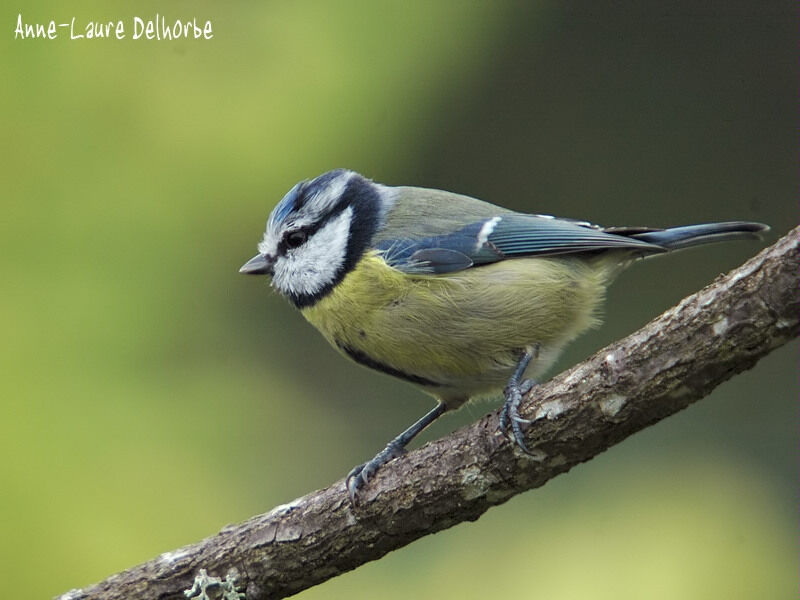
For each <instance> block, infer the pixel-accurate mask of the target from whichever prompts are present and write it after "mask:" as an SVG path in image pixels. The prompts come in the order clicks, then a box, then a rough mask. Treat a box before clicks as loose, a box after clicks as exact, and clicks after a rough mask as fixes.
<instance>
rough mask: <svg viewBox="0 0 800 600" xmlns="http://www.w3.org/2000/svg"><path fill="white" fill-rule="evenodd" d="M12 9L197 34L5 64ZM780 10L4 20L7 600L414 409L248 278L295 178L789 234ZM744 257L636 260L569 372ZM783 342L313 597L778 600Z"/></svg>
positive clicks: (87, 1)
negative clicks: (247, 269) (206, 30)
mask: <svg viewBox="0 0 800 600" xmlns="http://www.w3.org/2000/svg"><path fill="white" fill-rule="evenodd" d="M19 10H22V13H23V18H24V19H25V21H27V22H46V21H49V20H50V19H55V20H56V21H57V22H60V21H62V20H68V19H69V18H70V17H72V16H75V17H76V22H77V23H82V22H83V23H85V22H86V21H87V20H90V19H92V20H107V19H115V20H116V19H123V20H125V21H126V23H127V24H128V26H129V24H130V22H131V20H132V17H133V16H134V15H135V16H140V17H143V18H154V15H155V13H156V12H159V13H161V14H166V15H167V16H168V17H169V18H170V19H171V20H174V19H176V18H179V17H180V18H191V17H192V16H197V17H198V19H200V20H205V19H210V20H211V21H212V23H213V27H214V33H215V37H214V39H213V40H211V41H179V42H155V41H151V42H145V41H132V40H131V39H130V37H129V38H128V39H126V40H124V41H116V40H96V41H88V40H82V41H69V40H68V39H58V40H55V41H43V40H24V41H21V40H16V41H15V40H14V38H13V29H14V26H15V24H16V18H17V12H18V11H19ZM795 13H796V10H795V3H793V2H789V1H788V0H787V1H785V2H760V1H756V0H752V1H750V2H724V3H723V2H704V1H700V2H697V1H688V0H687V1H678V2H669V1H668V2H658V3H646V2H645V3H642V2H614V3H605V2H600V3H598V2H593V1H588V0H586V1H577V2H569V3H563V2H530V3H525V4H523V3H516V2H491V3H489V2H484V3H478V2H463V1H449V2H435V3H430V2H422V1H420V0H415V1H408V2H405V3H403V4H402V5H401V4H400V3H385V4H384V3H381V2H370V1H367V0H363V1H350V2H339V3H336V4H335V5H334V4H333V3H324V2H262V3H251V2H229V3H220V2H168V3H163V2H161V3H156V2H140V3H137V7H136V9H135V10H133V9H131V7H130V5H129V3H123V2H118V1H117V2H109V1H106V2H96V1H91V0H77V1H76V2H72V3H67V4H66V5H65V4H64V3H58V2H45V1H41V2H38V1H34V2H28V3H26V5H25V7H24V8H21V9H20V8H17V7H16V6H14V7H9V6H4V7H3V8H2V11H0V16H1V17H2V20H1V22H2V23H3V28H2V29H3V34H2V36H0V38H2V39H0V44H1V45H2V46H1V49H2V56H1V57H0V68H1V69H2V72H0V74H1V75H2V82H3V84H2V90H1V91H0V106H1V107H2V117H0V124H1V125H0V126H1V127H2V132H3V137H4V139H5V140H6V142H5V143H4V144H3V149H2V156H1V157H0V158H1V159H2V160H0V165H1V166H0V175H1V176H2V182H3V190H4V192H3V196H4V200H3V201H4V207H3V208H4V210H3V211H2V217H0V235H1V236H2V237H1V238H0V239H2V253H0V264H1V265H2V271H3V274H4V285H3V293H2V295H0V305H1V306H2V311H0V319H2V332H3V337H4V338H5V340H6V342H5V343H4V344H3V346H2V349H0V356H2V383H0V397H2V400H0V402H2V415H3V435H2V437H1V438H0V440H1V441H0V450H2V456H3V459H2V463H1V464H0V474H1V475H2V483H1V484H0V520H1V521H0V522H2V526H1V529H0V539H2V542H3V543H2V544H0V565H2V567H0V569H1V570H3V571H5V572H6V573H7V577H8V576H10V575H11V574H13V577H14V581H17V582H23V583H24V593H23V594H22V595H21V596H20V595H18V596H17V597H31V598H34V597H48V596H51V595H54V594H57V593H59V592H63V591H66V590H67V589H69V588H71V587H79V586H84V585H86V584H89V583H92V582H94V581H97V580H99V579H101V578H103V577H105V576H107V575H109V574H111V573H113V572H115V571H118V570H121V569H124V568H126V567H129V566H132V565H134V564H136V563H139V562H141V561H144V560H146V559H149V558H152V557H154V556H156V555H157V554H159V553H160V552H163V551H167V550H171V549H174V548H176V547H178V546H181V545H184V544H187V543H191V542H193V541H196V540H198V539H200V538H202V537H204V536H207V535H210V534H212V533H214V532H216V531H217V530H219V529H220V528H221V527H222V526H223V525H225V524H226V523H231V522H236V521H240V520H243V519H245V518H247V517H249V516H251V515H254V514H257V513H260V512H264V511H266V510H268V509H270V508H271V507H272V506H274V505H276V504H278V503H282V502H286V501H288V500H290V499H292V498H294V497H296V496H299V495H302V494H304V493H306V492H309V491H311V490H313V489H316V488H320V487H323V486H326V485H328V484H330V483H331V482H333V481H334V480H336V479H338V478H340V477H341V476H343V475H344V474H345V473H346V472H347V471H348V470H349V469H350V467H351V466H353V465H354V464H356V463H358V462H361V461H363V460H365V459H366V458H369V457H371V456H372V455H373V454H374V452H375V451H377V450H378V449H379V448H381V447H382V445H383V444H384V443H385V442H386V441H387V440H388V439H389V438H390V437H391V436H392V435H394V434H395V433H397V432H398V431H399V430H400V429H401V428H403V427H405V426H406V425H407V424H409V423H410V422H411V421H412V420H414V419H415V418H417V417H418V416H419V415H421V414H422V413H423V412H424V411H425V410H427V409H428V408H429V407H430V406H431V400H430V399H429V398H427V397H425V396H423V395H422V394H420V393H419V392H417V391H416V390H415V389H414V388H412V387H410V386H406V385H405V384H403V383H400V382H395V381H393V380H391V379H390V378H387V377H384V376H382V375H378V374H373V373H370V372H368V371H366V370H362V369H361V368H359V367H357V366H354V365H351V364H349V363H347V362H346V361H344V360H343V359H341V358H340V357H339V356H338V355H336V354H335V352H334V351H333V350H331V349H330V348H328V347H327V346H326V344H325V342H324V341H323V340H322V338H321V337H320V336H319V335H317V334H316V333H315V332H314V331H313V330H312V329H311V327H310V326H308V325H307V324H306V323H304V322H303V320H302V318H301V317H300V315H299V314H298V313H296V312H295V311H294V310H293V309H292V308H291V307H290V306H289V305H288V304H287V303H285V302H283V301H282V300H281V299H280V298H278V297H277V296H275V295H274V294H272V293H271V292H270V291H269V289H268V287H267V284H266V281H264V280H258V279H253V278H245V277H241V276H240V275H238V273H237V269H238V267H239V266H240V265H241V263H243V262H244V261H245V260H246V259H248V258H250V256H251V255H252V254H253V253H254V251H255V244H256V242H257V241H258V239H259V236H260V232H261V230H262V228H263V224H264V221H265V219H266V216H267V214H268V212H269V210H270V209H271V208H272V206H273V205H274V204H275V202H277V201H278V200H279V199H280V198H281V196H282V195H283V194H284V193H285V192H286V191H287V190H288V189H289V188H290V187H291V186H292V185H293V184H294V183H295V182H296V181H297V180H299V179H303V178H307V177H313V176H315V175H317V174H319V173H321V172H323V171H326V170H328V169H331V168H334V167H340V166H346V167H350V168H353V169H356V170H358V171H360V172H362V173H364V174H365V175H367V176H369V177H372V178H374V179H375V180H377V181H381V182H385V183H390V184H412V185H423V186H430V187H439V188H445V189H449V190H453V191H458V192H462V193H466V194H470V195H474V196H478V197H480V198H484V199H486V200H490V201H493V202H496V203H500V204H504V205H507V206H509V207H512V208H516V209H519V210H527V211H534V212H544V213H554V214H558V215H562V216H568V217H576V218H586V219H590V220H593V221H595V222H599V223H603V224H606V225H662V226H666V225H675V224H683V223H694V222H702V221H707V220H725V219H753V220H760V221H764V222H766V223H769V224H770V225H771V226H772V227H773V234H771V235H770V238H769V240H768V241H773V240H774V239H776V238H777V237H778V235H782V234H783V233H785V232H786V231H787V230H788V229H789V228H791V227H792V226H793V225H795V224H796V222H797V214H796V195H797V189H798V181H797V164H796V157H797V145H796V118H795V113H796V98H797V86H796V81H797V73H796V66H797V65H796V32H797V18H796V14H795ZM62 38H63V35H62ZM760 248H761V245H759V244H755V243H752V244H748V243H741V244H733V245H721V246H714V247H708V248H705V249H703V250H696V251H690V252H687V253H685V254H682V255H676V256H673V257H669V258H665V259H659V260H654V261H651V262H649V263H648V264H646V265H638V266H636V267H635V268H633V269H631V270H630V271H628V272H627V273H625V274H624V275H623V276H622V277H621V278H620V280H619V281H618V282H617V284H616V285H615V287H613V288H612V291H611V292H610V297H609V307H608V311H607V315H608V316H607V322H606V325H605V326H604V327H603V328H602V329H601V330H598V331H596V332H593V333H592V334H590V335H588V336H586V337H584V338H583V339H582V340H580V341H579V342H577V343H576V344H574V345H573V346H572V347H571V349H570V351H569V352H568V354H567V355H566V356H565V357H564V359H563V360H562V361H561V363H560V365H559V368H564V367H566V366H569V365H570V364H572V363H574V362H576V361H579V360H580V359H582V358H583V357H585V356H587V355H588V354H590V353H591V352H593V351H595V350H597V349H599V348H600V347H602V345H604V344H606V343H608V342H610V341H612V340H614V339H617V338H619V337H621V336H623V335H625V334H626V333H629V332H632V331H634V330H635V329H636V328H638V327H639V326H641V325H643V324H644V323H645V322H647V321H648V320H649V319H650V318H652V317H654V316H656V315H657V314H659V313H660V312H661V311H662V310H664V309H665V308H667V307H669V306H671V305H672V304H674V303H675V302H676V301H678V300H679V299H680V298H682V297H683V296H685V295H686V294H688V293H690V292H693V291H695V290H697V289H699V288H700V287H702V286H703V285H705V284H706V283H708V282H710V281H711V280H712V279H713V278H714V277H715V276H716V275H717V274H719V273H721V272H724V271H727V270H728V269H730V268H732V267H735V266H736V265H738V264H739V263H740V262H742V261H743V260H744V259H746V258H747V257H748V256H750V255H752V254H755V253H756V252H757V251H758V250H759V249H760ZM797 349H798V346H797V344H796V343H794V344H792V345H790V347H785V348H782V349H780V350H779V351H777V352H775V353H773V354H772V355H770V356H768V357H767V358H766V359H764V360H763V361H762V362H761V363H760V364H758V365H757V366H756V368H755V369H753V370H752V371H750V372H748V373H745V374H743V375H741V376H739V377H737V378H736V379H734V380H733V381H731V382H729V383H727V384H725V385H723V386H721V387H720V388H719V389H718V390H717V391H716V392H715V393H714V394H713V395H712V396H711V397H709V398H707V399H705V400H703V401H702V402H700V403H699V404H697V405H696V406H694V407H692V408H690V409H688V410H686V411H684V412H683V413H681V414H679V415H676V416H675V417H673V418H671V419H668V420H667V421H665V422H663V423H659V424H658V425H656V426H655V427H652V428H650V429H648V430H647V431H644V432H642V433H640V434H637V435H635V436H634V437H633V438H631V439H629V440H628V441H626V442H625V443H623V444H621V445H620V446H617V447H615V448H613V449H612V450H610V451H609V452H607V453H605V454H604V455H602V456H600V457H598V458H597V459H595V460H593V461H591V462H590V463H588V464H586V465H583V466H581V467H579V468H577V469H575V470H574V471H573V472H571V473H569V474H568V475H567V476H565V477H560V478H557V479H556V480H554V481H553V482H551V483H549V484H548V485H547V486H545V487H544V488H542V489H540V490H536V491H533V492H530V493H527V494H524V495H522V496H520V497H517V498H515V499H514V500H513V501H511V502H509V503H508V504H506V505H504V506H502V507H499V508H496V509H494V510H492V511H490V512H489V513H487V514H486V515H485V516H484V517H483V518H482V519H481V520H480V521H479V522H477V523H473V524H466V525H461V526H458V527H455V528H453V529H451V530H449V531H446V532H443V533H440V534H438V535H435V536H431V537H428V538H426V539H423V540H420V541H418V542H416V543H414V544H413V545H411V546H410V547H407V548H404V549H402V550H400V551H397V552H394V553H392V554H390V555H388V556H386V557H385V558H383V559H382V560H380V561H378V562H375V563H372V564H369V565H366V566H364V567H362V568H360V569H358V570H357V571H355V572H353V573H350V574H347V575H344V576H342V577H339V578H337V579H336V580H333V581H330V582H328V583H326V584H324V585H322V586H319V587H317V588H314V589H312V590H308V591H307V592H304V593H302V594H300V596H299V597H301V598H304V599H309V600H310V599H322V598H343V597H348V598H375V597H380V598H390V599H391V598H404V599H405V598H409V597H412V598H471V597H478V596H490V597H495V596H500V595H505V594H513V595H514V596H515V597H517V598H549V599H573V598H587V597H591V598H609V599H618V598H655V599H660V598H664V599H667V598H669V599H675V598H683V599H687V598H688V599H691V598H698V599H699V598H703V599H707V598H725V599H731V598H734V599H736V598H742V599H744V598H755V597H760V598H790V597H794V596H795V594H796V589H797V580H796V571H797V559H798V544H797V527H796V506H797V485H796V464H795V455H796V451H797V446H798V419H797V408H796V406H797V404H796V401H797V393H798V390H797V375H796V358H797ZM490 408H492V406H490V405H474V406H470V407H467V408H466V409H464V410H462V411H461V412H460V413H459V414H457V415H453V416H450V417H447V418H445V419H442V420H441V421H440V422H439V423H437V424H436V426H435V427H433V428H432V429H431V431H429V432H427V433H426V435H425V439H431V438H432V437H439V436H441V435H444V434H445V433H447V432H448V431H450V430H452V429H453V428H455V427H456V426H457V425H459V424H463V423H466V422H469V421H472V420H474V419H476V418H477V417H479V416H481V415H482V414H484V413H485V412H486V411H488V410H489V409H490ZM5 581H6V582H8V581H9V580H8V579H7V578H6V579H5ZM8 585H9V584H8V583H6V586H8ZM6 589H8V587H6Z"/></svg>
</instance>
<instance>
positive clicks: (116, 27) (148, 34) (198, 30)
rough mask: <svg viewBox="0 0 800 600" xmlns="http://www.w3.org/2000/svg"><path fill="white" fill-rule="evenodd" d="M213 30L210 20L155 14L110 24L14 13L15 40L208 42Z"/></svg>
mask: <svg viewBox="0 0 800 600" xmlns="http://www.w3.org/2000/svg"><path fill="white" fill-rule="evenodd" d="M213 38H214V28H213V26H212V24H211V21H210V20H202V19H198V18H197V17H191V18H183V19H181V18H178V19H172V18H168V17H165V16H164V15H161V14H158V13H156V14H155V15H151V16H148V17H130V18H126V19H117V20H110V21H92V20H81V19H79V18H76V17H70V18H68V19H50V20H43V21H38V22H37V21H27V20H26V19H24V18H23V16H22V13H18V14H17V22H16V25H15V27H14V39H15V40H32V39H45V40H55V39H68V40H109V39H110V40H125V39H131V40H153V41H172V40H210V39H213Z"/></svg>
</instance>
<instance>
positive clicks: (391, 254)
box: [376, 213, 666, 275]
mask: <svg viewBox="0 0 800 600" xmlns="http://www.w3.org/2000/svg"><path fill="white" fill-rule="evenodd" d="M620 231H624V230H620ZM628 233H630V234H633V233H638V231H637V230H631V231H630V232H627V231H624V233H623V234H615V233H608V232H606V231H604V230H603V229H601V228H599V227H596V226H594V225H590V224H588V223H583V222H579V221H571V220H568V219H556V218H553V217H548V216H544V215H525V214H518V213H512V214H503V215H501V216H496V217H492V218H489V219H483V220H480V221H477V222H474V223H470V224H469V225H466V226H464V227H462V228H461V229H459V230H457V231H453V232H450V233H447V234H444V235H435V236H430V237H426V238H422V239H384V240H381V241H380V243H378V244H377V246H376V247H377V249H378V250H381V251H382V252H383V257H384V259H385V260H386V262H387V263H388V264H389V265H391V266H392V267H394V268H396V269H399V270H401V271H403V272H406V273H412V274H431V275H433V274H441V273H452V272H455V271H462V270H464V269H468V268H470V267H473V266H479V265H484V264H489V263H493V262H497V261H500V260H504V259H507V258H514V257H521V256H553V255H560V254H575V253H580V252H591V251H597V250H610V249H615V248H616V249H627V250H631V251H634V252H636V251H639V252H642V253H644V254H649V253H654V252H664V251H665V250H666V249H665V248H663V247H661V246H658V245H656V244H652V243H649V242H646V241H644V240H639V239H635V238H631V237H627V235H625V234H628Z"/></svg>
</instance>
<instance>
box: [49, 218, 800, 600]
mask: <svg viewBox="0 0 800 600" xmlns="http://www.w3.org/2000/svg"><path fill="white" fill-rule="evenodd" d="M799 238H800V227H798V228H796V229H794V230H792V231H790V232H789V233H788V234H787V235H786V236H785V237H783V238H782V239H780V240H779V241H778V242H777V243H775V244H774V245H773V246H771V247H770V248H767V249H766V250H764V251H763V252H761V253H760V254H759V255H758V256H756V257H755V258H753V259H751V260H750V261H748V262H747V263H745V264H744V265H742V266H741V267H739V268H738V269H735V270H734V271H731V272H730V273H728V274H727V275H725V276H721V277H719V278H717V280H716V281H715V282H714V283H713V284H711V285H710V286H708V287H706V288H705V289H703V290H701V291H700V292H698V293H696V294H694V295H692V296H689V297H688V298H685V299H684V300H683V301H682V302H681V303H680V304H679V305H678V306H675V307H674V308H671V309H669V310H668V311H666V312H665V313H664V314H662V315H661V316H660V317H658V318H657V319H655V320H653V321H652V322H650V323H649V324H648V325H646V326H645V327H644V328H642V329H641V330H639V331H637V332H636V333H634V334H632V335H630V336H628V337H627V338H625V339H623V340H621V341H619V342H617V343H614V344H612V345H610V346H608V347H606V348H604V349H603V350H601V351H600V352H598V353H597V354H595V355H594V356H592V357H591V358H589V359H588V360H586V361H584V362H583V363H581V364H579V365H577V366H575V367H573V368H572V369H570V370H568V371H566V372H564V373H562V374H560V375H559V376H557V377H555V378H553V379H552V380H551V381H549V382H548V383H546V384H544V385H540V386H537V387H536V388H535V390H534V391H533V394H532V397H529V398H528V399H527V401H526V403H525V405H524V407H523V409H522V411H521V412H522V415H523V416H524V417H526V418H529V419H532V420H533V423H532V424H531V425H530V426H528V427H527V428H526V432H525V436H526V437H525V441H526V443H527V444H528V446H529V447H530V448H535V449H536V453H537V457H536V458H531V457H528V456H526V455H525V454H522V453H521V452H519V451H518V450H517V449H516V448H515V447H514V446H513V445H512V444H511V443H510V442H509V441H508V440H506V438H505V437H503V436H502V435H501V434H500V433H499V432H498V430H497V423H498V413H497V411H495V412H493V413H491V414H489V415H487V416H485V417H483V418H482V419H480V420H479V421H478V422H477V423H474V424H473V425H471V426H468V427H465V428H462V429H460V430H458V431H456V432H454V433H452V434H451V435H449V436H447V437H445V438H443V439H440V440H437V441H435V442H431V443H429V444H426V445H425V446H423V447H422V448H420V449H418V450H415V451H413V452H410V453H409V454H407V455H406V456H404V457H402V458H400V459H396V460H393V461H392V462H391V463H389V465H387V467H385V468H384V469H382V470H381V471H380V472H379V473H378V475H377V476H376V477H375V479H374V480H372V481H370V483H369V484H368V485H367V486H366V487H365V488H364V489H363V491H362V493H361V494H360V496H359V499H360V504H359V506H357V507H356V508H355V509H353V508H352V507H351V506H350V504H349V502H348V498H347V493H346V492H345V488H344V482H343V481H341V480H340V481H338V482H336V483H335V484H333V485H332V486H330V487H328V488H326V489H324V490H321V491H317V492H313V493H311V494H308V495H307V496H303V497H302V498H298V499H296V500H294V501H292V502H291V503H289V504H286V505H283V506H279V507H277V508H275V509H273V510H272V511H270V512H268V513H266V514H263V515H259V516H256V517H253V518H251V519H250V520H248V521H246V522H244V523H241V524H239V525H234V526H229V527H226V528H224V529H223V530H222V531H220V532H219V533H218V534H216V535H214V536H212V537H209V538H207V539H205V540H203V541H201V542H198V543H196V544H193V545H190V546H186V547H184V548H181V549H179V550H176V551H174V552H168V553H165V554H162V555H161V556H159V557H158V558H156V559H154V560H151V561H149V562H147V563H144V564H142V565H139V566H137V567H133V568H132V569H129V570H127V571H125V572H122V573H119V574H117V575H113V576H111V577H109V578H108V579H106V580H105V581H102V582H100V583H98V584H96V585H93V586H91V587H88V588H85V589H83V590H72V591H71V592H68V593H66V594H64V595H63V596H61V597H60V598H62V599H64V600H66V599H70V600H77V599H89V598H92V599H103V600H111V599H128V598H141V599H149V598H153V599H159V600H166V599H173V598H174V599H177V598H184V594H183V590H187V589H189V588H192V586H193V583H194V581H195V576H196V575H197V573H198V572H199V570H200V569H205V570H207V571H208V572H209V573H211V575H216V576H219V577H221V578H225V577H226V576H230V577H231V579H233V578H236V580H237V586H238V589H239V590H240V591H244V592H246V598H247V600H260V599H265V598H283V597H285V596H288V595H291V594H293V593H296V592H299V591H301V590H303V589H305V588H308V587H311V586H313V585H316V584H318V583H321V582H323V581H325V580H327V579H330V578H331V577H334V576H336V575H338V574H339V573H343V572H345V571H349V570H351V569H354V568H356V567H358V566H359V565H361V564H363V563H365V562H368V561H371V560H375V559H377V558H380V557H381V556H383V555H384V554H386V553H387V552H390V551H391V550H395V549H397V548H400V547H402V546H405V545H406V544H409V543H410V542H412V541H414V540H415V539H417V538H419V537H422V536H424V535H428V534H430V533H434V532H436V531H439V530H442V529H445V528H447V527H451V526H453V525H455V524H457V523H460V522H462V521H474V520H475V519H477V518H478V517H480V516H481V514H483V513H484V512H485V511H486V510H487V509H488V508H490V507H492V506H495V505H498V504H502V503H503V502H505V501H506V500H508V499H509V498H511V497H512V496H514V495H516V494H519V493H520V492H524V491H526V490H529V489H531V488H535V487H538V486H540V485H543V484H544V483H545V482H547V481H548V480H549V479H551V478H553V477H555V476H556V475H558V474H559V473H563V472H565V471H568V470H569V469H570V468H572V467H573V466H574V465H576V464H578V463H581V462H584V461H587V460H589V459H590V458H592V457H593V456H595V455H597V454H599V453H600V452H602V451H604V450H605V449H606V448H608V447H610V446H612V445H613V444H616V443H618V442H620V441H622V440H623V439H625V438H626V437H627V436H629V435H631V434H632V433H634V432H636V431H639V430H641V429H643V428H645V427H647V426H649V425H651V424H653V423H655V422H657V421H659V420H661V419H663V418H664V417H667V416H669V415H671V414H673V413H675V412H677V411H679V410H681V409H683V408H685V407H686V406H688V405H689V404H691V403H693V402H695V401H697V400H699V399H700V398H702V397H704V396H706V395H708V394H709V393H710V392H711V390H712V389H713V388H714V387H716V386H717V385H719V384H720V383H722V382H723V381H725V380H727V379H729V378H730V377H732V376H733V375H735V374H736V373H739V372H741V371H744V370H746V369H749V368H751V367H752V366H753V365H755V363H756V362H757V361H758V360H759V359H760V358H761V357H763V356H765V355H766V354H768V353H769V352H770V351H772V350H774V349H775V348H777V347H779V346H781V345H783V344H785V343H786V342H788V341H789V340H791V339H792V338H794V337H796V336H797V335H798V321H799V319H800V293H798V273H800V253H798V239H799ZM195 587H197V586H195ZM226 597H228V596H226ZM230 597H234V596H233V595H231V596H230Z"/></svg>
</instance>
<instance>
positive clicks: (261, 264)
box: [239, 254, 275, 276]
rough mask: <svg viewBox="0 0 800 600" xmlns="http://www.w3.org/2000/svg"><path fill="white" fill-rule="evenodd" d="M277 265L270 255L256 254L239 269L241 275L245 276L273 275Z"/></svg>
mask: <svg viewBox="0 0 800 600" xmlns="http://www.w3.org/2000/svg"><path fill="white" fill-rule="evenodd" d="M274 265H275V261H274V259H273V258H272V257H271V256H269V255H268V254H256V255H255V256H254V257H253V258H251V259H250V260H248V261H247V262H246V263H244V264H243V265H242V267H241V268H240V269H239V273H244V274H245V275H270V276H271V275H272V274H273V270H272V267H273V266H274Z"/></svg>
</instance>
